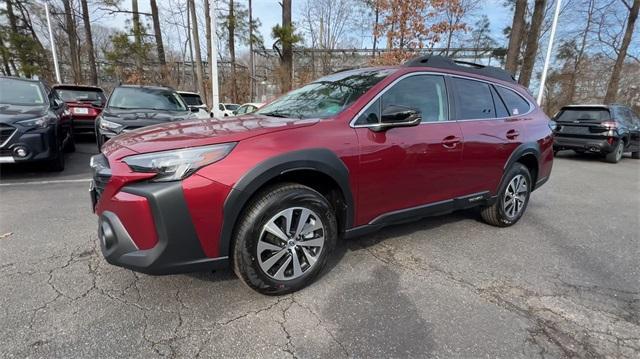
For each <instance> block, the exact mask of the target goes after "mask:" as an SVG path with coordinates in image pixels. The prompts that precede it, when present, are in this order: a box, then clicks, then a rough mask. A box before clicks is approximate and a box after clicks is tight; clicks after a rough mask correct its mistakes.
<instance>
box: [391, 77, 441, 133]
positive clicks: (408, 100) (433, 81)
mask: <svg viewBox="0 0 640 359" xmlns="http://www.w3.org/2000/svg"><path fill="white" fill-rule="evenodd" d="M381 98H382V110H383V111H384V109H385V108H386V107H388V106H404V107H409V108H412V109H415V110H418V111H419V112H420V115H421V116H422V122H437V121H446V120H447V119H448V114H447V91H446V87H445V84H444V78H443V77H441V76H429V75H418V76H410V77H407V78H405V79H403V80H400V82H398V83H397V84H395V85H393V87H392V88H391V89H389V90H388V91H387V92H385V93H384V94H383V95H382V97H381Z"/></svg>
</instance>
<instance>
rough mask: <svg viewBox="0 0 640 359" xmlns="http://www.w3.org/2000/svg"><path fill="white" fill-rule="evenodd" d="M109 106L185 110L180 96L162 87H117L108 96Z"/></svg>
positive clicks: (185, 107)
mask: <svg viewBox="0 0 640 359" xmlns="http://www.w3.org/2000/svg"><path fill="white" fill-rule="evenodd" d="M108 106H109V107H111V108H118V109H127V110H129V109H144V110H164V111H186V110H187V106H186V105H185V103H184V101H183V100H182V97H180V95H178V94H177V93H176V92H173V91H171V90H164V89H150V88H138V87H118V88H116V89H114V90H113V93H112V94H111V97H110V98H109V105H108Z"/></svg>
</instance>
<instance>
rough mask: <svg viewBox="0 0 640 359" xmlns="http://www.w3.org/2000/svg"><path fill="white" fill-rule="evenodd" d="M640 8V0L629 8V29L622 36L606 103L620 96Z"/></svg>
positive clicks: (635, 0)
mask: <svg viewBox="0 0 640 359" xmlns="http://www.w3.org/2000/svg"><path fill="white" fill-rule="evenodd" d="M639 8H640V0H634V1H633V4H632V5H631V8H630V9H629V18H628V19H627V29H626V30H625V32H624V37H623V38H622V44H621V45H620V51H618V58H617V59H616V64H615V65H614V66H613V71H612V72H611V78H610V79H609V85H608V86H607V93H606V95H605V96H604V102H605V103H607V104H608V103H613V102H615V101H616V97H617V96H618V86H619V84H620V73H621V72H622V65H624V60H625V58H626V57H627V49H629V44H630V43H631V37H632V36H633V29H634V27H635V24H636V20H637V19H638V9H639Z"/></svg>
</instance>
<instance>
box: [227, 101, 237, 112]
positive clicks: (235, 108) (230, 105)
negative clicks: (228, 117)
mask: <svg viewBox="0 0 640 359" xmlns="http://www.w3.org/2000/svg"><path fill="white" fill-rule="evenodd" d="M224 107H226V108H227V110H229V111H235V110H237V109H238V107H240V105H235V104H232V103H227V104H225V105H224Z"/></svg>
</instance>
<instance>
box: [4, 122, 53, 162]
mask: <svg viewBox="0 0 640 359" xmlns="http://www.w3.org/2000/svg"><path fill="white" fill-rule="evenodd" d="M10 127H13V128H14V130H13V132H12V133H11V135H10V136H8V138H7V139H6V140H4V141H3V143H0V163H22V162H33V161H41V160H49V159H53V158H56V157H57V156H58V155H60V154H59V153H58V151H57V146H56V145H57V143H58V141H57V137H56V136H57V133H56V129H55V126H53V125H50V126H48V127H46V128H38V129H28V128H24V127H22V126H20V125H11V126H10V125H3V130H4V129H5V128H6V129H9V128H10ZM18 149H23V150H24V151H26V155H24V156H20V155H19V154H18Z"/></svg>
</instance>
